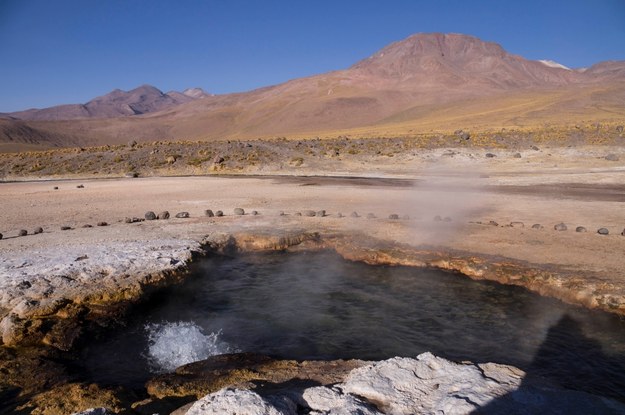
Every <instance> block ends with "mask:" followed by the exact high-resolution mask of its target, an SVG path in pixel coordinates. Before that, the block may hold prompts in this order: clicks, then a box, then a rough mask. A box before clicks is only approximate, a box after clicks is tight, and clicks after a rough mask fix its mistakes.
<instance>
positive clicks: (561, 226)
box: [553, 222, 568, 231]
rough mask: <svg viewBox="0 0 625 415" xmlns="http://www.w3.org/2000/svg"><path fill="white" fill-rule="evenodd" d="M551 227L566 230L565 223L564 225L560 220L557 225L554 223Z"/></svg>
mask: <svg viewBox="0 0 625 415" xmlns="http://www.w3.org/2000/svg"><path fill="white" fill-rule="evenodd" d="M553 229H555V230H556V231H565V230H567V229H568V228H567V227H566V225H565V224H564V223H562V222H560V223H558V224H557V225H555V226H554V227H553Z"/></svg>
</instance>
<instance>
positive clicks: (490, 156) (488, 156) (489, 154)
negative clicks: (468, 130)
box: [484, 153, 497, 159]
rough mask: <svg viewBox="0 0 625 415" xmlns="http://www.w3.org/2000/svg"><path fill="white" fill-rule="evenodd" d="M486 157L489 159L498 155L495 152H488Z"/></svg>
mask: <svg viewBox="0 0 625 415" xmlns="http://www.w3.org/2000/svg"><path fill="white" fill-rule="evenodd" d="M484 157H486V158H487V159H492V158H494V157H497V156H496V155H495V154H493V153H486V154H485V155H484Z"/></svg>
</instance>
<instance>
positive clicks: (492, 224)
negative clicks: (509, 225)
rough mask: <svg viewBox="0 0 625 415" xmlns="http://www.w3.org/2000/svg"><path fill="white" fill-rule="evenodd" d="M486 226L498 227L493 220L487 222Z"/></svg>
mask: <svg viewBox="0 0 625 415" xmlns="http://www.w3.org/2000/svg"><path fill="white" fill-rule="evenodd" d="M488 224H489V225H490V226H499V224H498V223H497V222H495V221H494V220H491V221H488Z"/></svg>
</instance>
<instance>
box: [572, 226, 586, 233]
mask: <svg viewBox="0 0 625 415" xmlns="http://www.w3.org/2000/svg"><path fill="white" fill-rule="evenodd" d="M575 232H586V228H584V227H583V226H578V227H577V228H575Z"/></svg>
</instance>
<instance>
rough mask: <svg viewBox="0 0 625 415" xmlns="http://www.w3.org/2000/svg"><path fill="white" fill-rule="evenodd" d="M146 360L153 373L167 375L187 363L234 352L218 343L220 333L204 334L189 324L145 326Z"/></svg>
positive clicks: (219, 341)
mask: <svg viewBox="0 0 625 415" xmlns="http://www.w3.org/2000/svg"><path fill="white" fill-rule="evenodd" d="M145 329H146V331H147V335H148V350H147V359H148V362H149V365H150V369H151V371H152V372H154V373H164V372H171V371H173V370H175V369H176V368H177V367H179V366H182V365H186V364H187V363H191V362H196V361H198V360H204V359H206V358H208V357H210V356H215V355H218V354H224V353H231V352H233V351H234V350H233V349H232V348H231V347H230V345H228V344H227V343H226V342H224V341H222V340H220V337H221V330H219V331H217V332H216V333H210V334H204V333H203V332H202V328H201V327H200V326H198V325H197V324H195V323H193V322H188V321H179V322H175V323H159V324H146V326H145Z"/></svg>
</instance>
